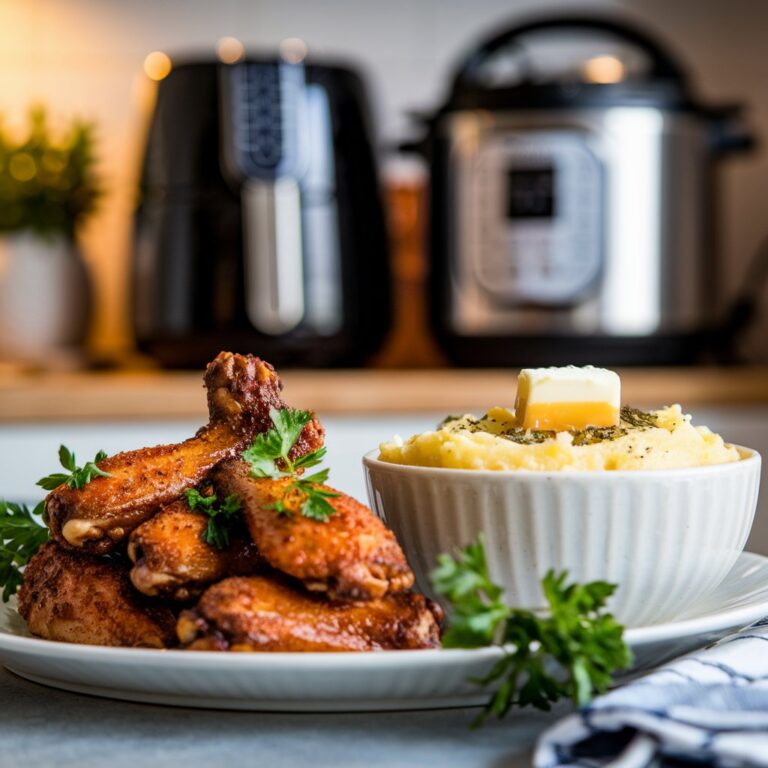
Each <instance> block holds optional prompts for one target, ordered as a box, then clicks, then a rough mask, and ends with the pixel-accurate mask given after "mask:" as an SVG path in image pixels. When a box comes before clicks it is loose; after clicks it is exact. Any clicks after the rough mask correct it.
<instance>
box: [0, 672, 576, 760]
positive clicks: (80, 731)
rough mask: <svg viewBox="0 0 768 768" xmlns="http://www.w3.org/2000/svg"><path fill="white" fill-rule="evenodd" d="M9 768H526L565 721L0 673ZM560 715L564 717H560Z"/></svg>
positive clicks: (2, 756)
mask: <svg viewBox="0 0 768 768" xmlns="http://www.w3.org/2000/svg"><path fill="white" fill-rule="evenodd" d="M0 702H3V716H2V718H0V744H2V748H1V751H0V765H2V766H3V768H17V767H18V768H22V767H23V768H29V767H30V766H34V767H35V768H47V767H48V766H51V767H54V766H55V768H91V766H105V765H108V766H109V767H110V768H136V766H137V765H138V766H141V767H142V768H154V766H162V767H163V768H175V767H176V766H178V767H179V768H210V767H211V766H220V765H226V766H228V768H239V766H254V765H263V766H269V768H300V767H301V766H312V768H325V766H333V768H335V767H336V766H339V765H349V766H359V765H365V766H366V768H396V767H397V766H410V767H412V768H420V766H429V765H439V766H441V768H475V767H477V768H523V767H524V766H529V765H530V759H531V757H530V750H531V747H532V745H533V742H534V741H535V739H536V736H537V735H538V733H539V732H540V731H541V730H542V729H543V728H545V727H546V726H547V725H548V724H550V723H551V722H553V721H554V720H555V719H556V718H557V717H558V715H556V714H543V713H539V712H528V711H524V712H515V713H512V714H510V715H509V716H508V717H507V719H506V720H504V721H501V722H499V721H496V720H494V721H490V722H489V723H488V724H487V725H486V726H485V727H484V728H482V729H480V730H475V731H471V730H469V724H470V723H471V722H472V719H473V718H474V717H475V715H476V714H477V712H478V710H476V709H453V710H435V711H423V712H374V713H356V714H275V713H259V712H221V711H212V710H195V709H180V708H171V707H158V706H149V705H144V704H133V703H129V702H120V701H112V700H109V699H98V698H94V697H90V696H83V695H80V694H73V693H67V692H64V691H58V690H54V689H51V688H45V687H43V686H40V685H37V684H35V683H30V682H27V681H26V680H22V679H21V678H19V677H16V676H15V675H12V674H11V673H9V672H8V671H7V670H5V669H2V668H0ZM559 716H562V712H561V713H560V715H559Z"/></svg>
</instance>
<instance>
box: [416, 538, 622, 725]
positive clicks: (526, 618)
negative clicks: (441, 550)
mask: <svg viewBox="0 0 768 768" xmlns="http://www.w3.org/2000/svg"><path fill="white" fill-rule="evenodd" d="M431 578H432V584H433V586H434V588H435V591H437V592H438V593H439V594H441V595H443V596H444V597H445V598H446V599H447V600H448V602H449V603H450V606H451V610H450V612H449V622H448V628H447V630H446V632H445V634H444V636H443V645H444V646H445V647H478V646H482V645H491V644H494V643H497V644H503V645H504V647H505V654H504V656H503V657H502V658H501V659H500V660H499V661H498V662H497V663H496V664H495V665H494V666H493V668H492V669H491V670H490V672H489V673H488V674H487V675H486V676H485V677H484V678H481V679H479V680H475V682H477V683H478V684H481V685H491V684H493V683H497V684H498V685H497V688H496V690H495V691H494V693H493V694H492V696H491V699H490V701H489V702H488V705H487V706H486V709H485V712H484V713H483V715H481V716H480V718H478V720H477V721H476V723H475V725H478V724H481V723H482V722H483V721H484V719H485V718H486V717H487V716H488V715H489V714H493V715H495V716H496V717H504V715H506V713H507V712H508V711H509V709H510V708H512V707H525V706H533V707H537V708H538V709H545V710H548V709H549V708H550V707H551V705H552V703H554V702H555V701H558V700H559V699H561V698H563V697H565V696H569V697H570V698H571V699H572V700H573V701H574V702H575V703H576V704H577V705H578V706H583V705H584V704H586V703H587V702H588V701H589V700H590V699H591V698H592V696H593V695H594V694H595V693H601V692H603V691H605V690H606V689H607V688H608V687H609V686H610V684H611V682H612V680H613V674H614V673H615V672H616V671H617V670H620V669H626V668H627V667H628V666H629V665H630V664H631V662H632V654H631V651H630V650H629V648H628V646H627V645H626V643H625V642H624V638H623V633H624V628H623V627H622V626H621V625H620V624H619V623H618V622H616V620H615V619H614V617H613V616H612V615H611V614H610V613H608V612H607V611H606V610H605V605H606V601H607V600H608V598H609V597H610V596H611V595H612V594H613V593H614V591H615V589H616V587H615V585H613V584H609V583H607V582H604V581H594V582H591V583H588V584H576V583H568V574H567V573H566V572H562V573H560V574H557V573H555V572H554V571H549V572H548V573H547V574H546V575H545V576H544V578H543V579H542V580H541V585H542V591H543V592H544V597H545V598H546V601H547V605H548V613H547V614H546V615H538V614H536V613H533V612H532V611H528V610H524V609H519V608H514V609H513V608H510V607H508V606H507V605H506V604H505V603H504V601H503V591H502V589H501V587H500V586H498V585H497V584H494V583H493V581H491V579H490V577H489V575H488V567H487V560H486V557H485V544H484V541H483V538H482V535H481V536H479V537H478V540H477V541H476V542H473V543H471V544H469V545H467V546H466V547H464V548H463V549H461V550H459V551H458V552H456V553H455V554H454V555H447V554H442V555H440V556H439V557H438V567H437V568H436V569H435V570H434V571H433V572H432V574H431Z"/></svg>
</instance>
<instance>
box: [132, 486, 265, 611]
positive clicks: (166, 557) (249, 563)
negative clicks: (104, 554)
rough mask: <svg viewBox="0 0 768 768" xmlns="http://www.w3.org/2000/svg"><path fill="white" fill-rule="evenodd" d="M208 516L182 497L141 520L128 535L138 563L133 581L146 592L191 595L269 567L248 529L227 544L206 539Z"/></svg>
mask: <svg viewBox="0 0 768 768" xmlns="http://www.w3.org/2000/svg"><path fill="white" fill-rule="evenodd" d="M207 524H208V521H207V518H206V517H205V516H204V515H202V514H200V513H198V512H193V511H192V510H190V508H189V506H188V505H187V502H186V501H184V500H181V499H180V500H179V501H176V502H174V503H173V504H170V505H169V506H167V507H165V508H164V509H163V510H161V511H160V512H159V513H158V514H156V515H155V516H154V517H152V518H150V519H149V520H147V521H146V522H145V523H142V524H141V525H140V526H139V527H138V528H137V529H136V530H135V531H134V532H133V533H132V534H131V536H130V539H129V540H128V556H129V557H130V558H131V560H132V561H133V562H134V566H133V569H132V570H131V581H132V582H133V585H134V587H136V589H138V590H139V592H143V593H144V594H145V595H152V596H157V595H164V596H167V597H170V598H173V599H174V600H189V599H190V597H195V596H197V595H199V594H200V592H202V590H203V588H204V587H205V586H207V585H208V584H211V583H212V582H214V581H217V580H219V579H221V578H224V577H225V576H246V575H252V574H256V573H258V572H259V571H261V570H263V568H264V561H263V560H262V558H261V557H260V556H259V553H258V551H257V549H256V546H255V545H254V544H253V542H252V541H251V540H250V537H249V536H248V534H247V531H246V530H245V526H244V525H243V530H242V532H241V533H240V534H239V535H236V536H234V537H233V538H232V541H231V542H230V544H229V545H228V546H227V547H225V548H224V549H217V548H216V547H214V546H211V545H210V544H206V542H205V541H204V539H203V534H204V532H205V529H206V526H207Z"/></svg>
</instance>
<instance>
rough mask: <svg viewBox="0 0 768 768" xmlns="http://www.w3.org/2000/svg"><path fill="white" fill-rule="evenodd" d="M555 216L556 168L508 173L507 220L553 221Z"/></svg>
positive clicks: (530, 169)
mask: <svg viewBox="0 0 768 768" xmlns="http://www.w3.org/2000/svg"><path fill="white" fill-rule="evenodd" d="M554 215H555V170H554V168H552V167H547V168H544V167H542V168H525V169H522V168H511V169H509V170H508V171H507V218H510V219H551V218H552V217H554Z"/></svg>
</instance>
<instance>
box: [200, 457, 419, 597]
mask: <svg viewBox="0 0 768 768" xmlns="http://www.w3.org/2000/svg"><path fill="white" fill-rule="evenodd" d="M213 479H214V484H215V485H216V486H217V488H218V489H219V490H220V492H221V493H222V494H223V495H228V494H235V495H236V496H237V497H238V498H239V499H240V501H241V503H242V505H243V514H244V515H245V520H246V523H247V525H248V530H249V531H250V533H251V537H252V539H253V541H254V543H255V544H256V546H257V547H258V550H259V552H260V553H261V555H262V557H263V558H264V559H265V560H266V561H267V562H268V563H269V565H271V566H272V567H273V568H275V569H277V570H278V571H282V572H283V573H287V574H288V575H289V576H293V577H295V578H297V579H300V580H301V581H302V582H304V585H305V586H306V587H307V588H308V589H310V590H312V591H318V592H321V591H322V592H327V593H328V596H329V597H331V598H333V599H339V600H367V599H371V598H376V597H381V596H383V595H385V594H387V593H388V592H400V591H403V590H406V589H409V588H410V587H411V585H412V584H413V573H412V572H411V569H410V568H409V567H408V563H407V562H406V559H405V556H404V555H403V552H402V550H401V549H400V545H399V544H398V543H397V539H395V535H394V534H393V533H392V531H390V530H388V529H387V527H386V526H385V525H384V523H383V522H382V521H381V520H379V518H378V517H376V516H375V515H374V514H373V512H371V511H370V510H369V509H368V508H367V507H366V506H364V505H363V504H361V503H360V502H358V501H355V499H353V498H351V497H350V496H347V495H346V494H339V495H338V496H337V497H336V498H331V499H329V502H330V503H331V505H332V506H333V508H334V510H335V514H334V515H332V516H331V517H330V518H329V519H328V521H327V522H319V521H317V520H311V519H309V518H306V517H303V516H302V515H301V512H300V504H301V501H302V499H301V494H295V493H294V494H289V495H288V497H287V498H284V494H285V491H286V489H287V488H288V486H289V485H290V484H291V482H292V480H291V479H290V478H287V479H280V480H272V479H264V478H253V477H250V476H249V468H248V465H247V464H246V463H245V462H243V461H240V460H234V461H228V462H226V463H224V464H222V465H221V466H220V467H218V468H217V470H216V471H215V472H214V474H213ZM323 487H326V488H327V486H323ZM328 490H332V489H328ZM278 500H283V502H284V503H285V504H286V506H287V508H288V514H278V513H277V512H276V511H275V508H274V504H275V502H277V501H278Z"/></svg>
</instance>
